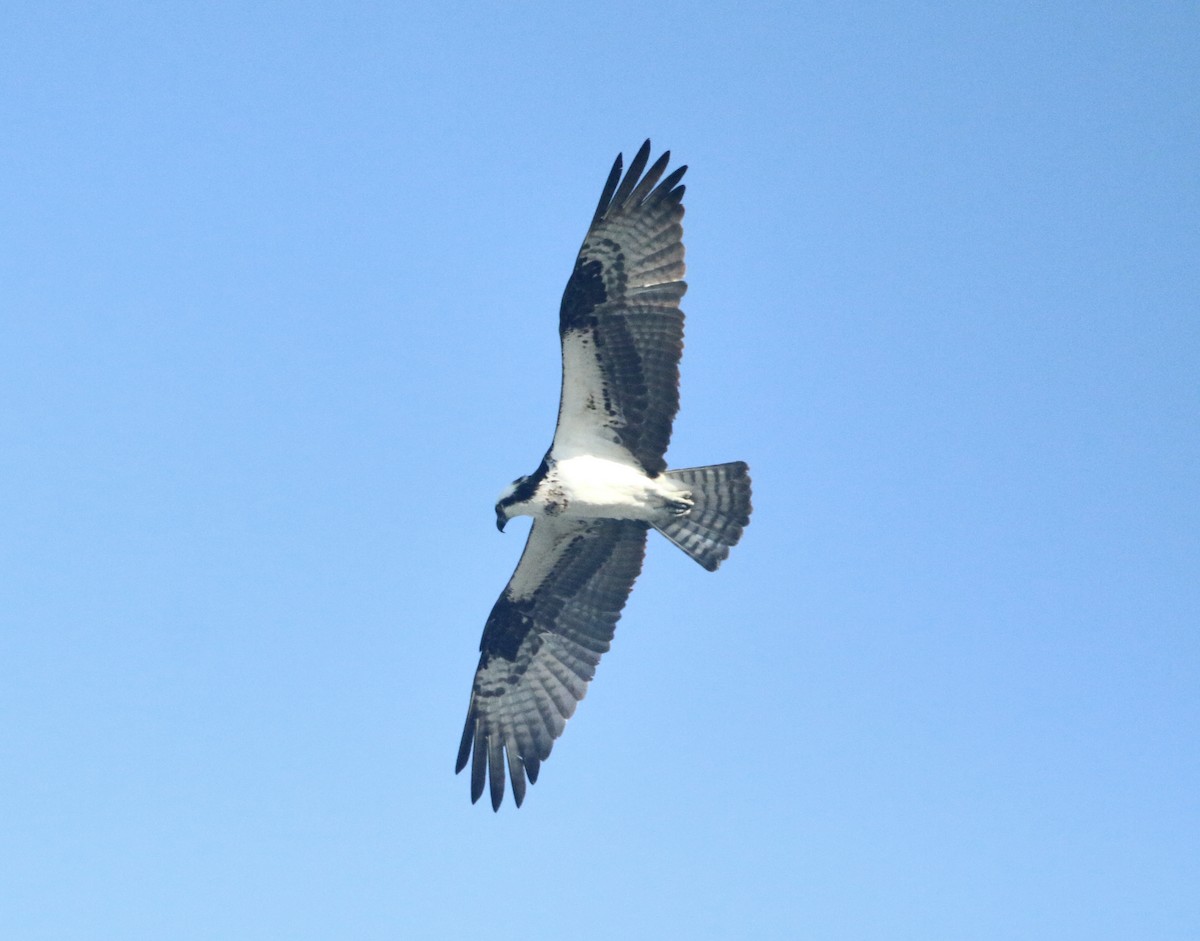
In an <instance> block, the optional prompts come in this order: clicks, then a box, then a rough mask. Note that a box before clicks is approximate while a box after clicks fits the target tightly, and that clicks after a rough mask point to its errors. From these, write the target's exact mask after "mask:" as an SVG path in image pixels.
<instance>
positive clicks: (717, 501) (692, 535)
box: [654, 461, 751, 572]
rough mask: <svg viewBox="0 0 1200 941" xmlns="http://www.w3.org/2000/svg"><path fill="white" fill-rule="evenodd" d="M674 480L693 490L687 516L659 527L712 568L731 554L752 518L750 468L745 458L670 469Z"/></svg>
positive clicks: (665, 534) (678, 544) (667, 474)
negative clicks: (730, 550)
mask: <svg viewBox="0 0 1200 941" xmlns="http://www.w3.org/2000/svg"><path fill="white" fill-rule="evenodd" d="M664 476H666V477H667V478H668V479H669V480H670V481H671V482H672V483H677V484H679V485H681V486H683V487H686V488H687V489H688V490H690V491H691V492H692V499H693V500H694V501H695V505H694V506H693V507H692V508H691V510H689V511H688V513H687V515H686V516H680V517H676V518H675V519H672V520H670V521H668V522H666V523H660V524H655V527H654V528H655V529H657V530H658V531H659V532H660V533H662V534H663V535H664V536H666V537H667V538H668V539H670V540H671V542H673V543H675V545H677V546H679V548H680V549H682V550H683V551H684V552H686V553H687V554H688V555H690V556H691V557H692V558H693V559H695V560H696V561H697V562H699V563H700V564H701V565H703V566H704V567H705V568H706V569H708V570H709V571H710V572H713V571H716V568H717V566H718V565H720V564H721V563H722V562H723V561H725V559H726V558H727V557H728V556H729V549H730V547H732V546H736V545H737V542H738V540H739V539H741V538H742V530H743V529H745V528H746V526H747V525H748V524H749V522H750V510H751V506H750V468H749V467H747V466H746V465H745V464H744V463H743V462H741V461H734V462H732V463H730V464H712V465H710V466H708V467H688V468H685V469H683V470H673V471H667V472H666V474H665V475H664Z"/></svg>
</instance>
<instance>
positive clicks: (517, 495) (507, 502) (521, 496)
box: [496, 477, 536, 532]
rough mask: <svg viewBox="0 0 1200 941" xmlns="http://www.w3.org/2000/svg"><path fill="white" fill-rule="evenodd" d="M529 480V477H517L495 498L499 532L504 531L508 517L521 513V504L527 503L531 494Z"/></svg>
mask: <svg viewBox="0 0 1200 941" xmlns="http://www.w3.org/2000/svg"><path fill="white" fill-rule="evenodd" d="M529 480H530V479H529V477H518V478H517V479H516V480H514V481H513V482H512V483H511V484H509V485H508V486H507V487H505V488H504V489H503V490H502V491H501V492H500V496H499V497H498V498H497V499H496V528H497V529H498V530H500V532H504V526H505V524H506V523H507V522H508V521H509V520H510V519H512V518H513V517H514V516H520V515H521V509H520V506H521V504H522V503H528V502H529V498H530V497H531V496H532V495H533V494H532V488H531V487H530V484H529ZM535 486H536V485H535Z"/></svg>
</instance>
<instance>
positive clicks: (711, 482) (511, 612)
mask: <svg viewBox="0 0 1200 941" xmlns="http://www.w3.org/2000/svg"><path fill="white" fill-rule="evenodd" d="M649 155H650V142H649V141H646V143H645V144H643V145H642V148H641V149H640V150H639V151H638V153H637V156H636V157H634V159H633V161H632V163H631V164H630V167H629V172H628V173H627V174H626V175H625V176H624V178H623V179H622V177H621V157H620V156H618V157H617V159H616V162H615V163H614V165H613V168H612V171H611V172H610V174H609V177H608V181H607V183H606V184H605V187H604V192H603V193H602V195H601V197H600V202H599V205H598V206H597V208H596V212H595V215H594V216H593V218H592V224H591V227H590V228H589V230H588V234H587V237H586V238H585V239H584V243H583V247H582V248H581V249H580V251H579V255H578V257H577V258H576V261H575V269H574V271H573V273H572V275H571V277H570V279H569V280H568V282H567V287H566V290H565V291H564V292H563V301H562V306H561V308H560V311H559V334H560V337H561V340H562V353H563V378H562V395H561V398H560V401H559V413H558V425H557V428H556V429H555V434H554V441H553V443H552V444H551V446H550V449H549V450H548V451H547V452H546V456H545V457H544V458H543V459H542V462H541V464H540V465H539V467H538V468H537V470H535V471H534V472H533V473H532V474H529V475H528V476H525V477H521V478H519V479H517V480H515V481H513V483H512V484H511V485H510V486H509V487H507V488H506V489H505V491H504V493H502V494H501V496H500V499H499V500H498V501H497V503H496V525H497V527H498V528H499V529H500V530H501V531H503V529H504V525H505V523H507V521H508V520H509V519H511V518H512V517H513V516H522V515H523V516H532V517H533V518H534V524H533V528H532V529H531V530H530V533H529V540H528V542H527V543H526V545H525V551H524V553H523V554H522V555H521V561H520V562H519V563H518V564H517V569H516V571H515V572H514V573H513V576H512V578H511V579H510V580H509V583H508V586H507V587H506V588H505V590H504V592H503V593H502V594H501V596H500V598H499V599H498V600H497V601H496V604H495V605H494V606H493V608H492V613H491V615H490V616H489V617H488V621H487V625H486V626H485V627H484V632H483V639H482V640H481V642H480V658H479V667H478V669H477V670H476V673H475V682H474V685H473V687H472V691H471V703H470V707H469V709H468V712H467V722H466V727H465V728H464V730H463V737H462V742H461V744H460V747H459V753H458V763H457V770H458V771H461V770H462V769H463V768H464V767H466V765H467V762H468V760H472V753H473V760H472V768H471V799H472V801H474V800H478V798H479V797H480V795H481V794H482V793H483V788H484V784H485V780H490V783H491V798H492V806H493V808H496V809H498V808H499V806H500V802H501V800H502V799H503V797H504V784H505V771H506V770H507V772H508V777H509V778H510V779H511V781H512V787H513V797H514V799H515V800H516V803H517V805H518V806H520V804H521V801H522V800H523V799H524V796H525V782H526V778H528V780H529V781H536V780H537V775H538V771H539V768H540V766H541V762H542V761H543V760H544V759H545V758H546V757H548V756H549V754H550V749H551V747H552V745H553V743H554V740H555V739H556V738H558V736H559V735H561V734H562V731H563V727H564V726H565V724H566V721H567V719H568V718H570V716H571V715H572V714H573V712H574V711H575V705H576V703H577V702H578V701H579V700H580V699H582V698H583V695H584V693H585V692H586V689H587V684H588V682H589V681H590V680H591V678H592V676H593V674H594V672H595V668H596V665H597V664H598V663H599V661H600V656H601V654H603V653H604V652H605V651H606V650H608V647H609V644H610V642H611V640H612V636H613V630H614V628H615V626H616V622H617V619H618V618H619V617H620V614H621V609H622V608H623V607H624V605H625V601H626V599H627V598H628V596H629V592H630V589H632V587H633V583H634V580H635V579H636V578H637V576H638V573H639V572H640V571H641V567H642V558H643V555H644V553H645V546H646V534H647V532H648V531H649V529H651V528H654V529H656V530H658V531H659V532H661V533H662V534H663V535H664V536H666V537H667V538H668V539H670V540H671V541H672V542H673V543H675V544H676V545H677V546H679V547H680V548H681V549H683V550H684V551H685V552H686V553H688V555H690V556H691V557H692V558H694V559H695V560H696V561H697V562H699V563H700V564H701V565H702V566H704V567H705V568H706V569H708V570H709V571H712V570H714V569H716V568H717V566H718V565H720V563H721V561H722V560H723V559H725V557H726V556H727V555H728V554H729V549H730V547H731V546H733V545H735V544H736V543H737V541H738V540H739V539H740V538H741V535H742V530H743V528H744V527H745V526H746V524H747V523H748V522H749V519H750V477H749V474H748V470H747V467H746V465H745V464H743V463H741V462H733V463H729V464H717V465H712V466H709V467H694V468H687V469H684V470H668V469H667V465H666V461H665V460H664V455H665V453H666V450H667V445H668V443H669V441H670V437H671V425H672V422H673V420H674V418H675V413H676V411H677V410H678V408H679V358H680V356H681V354H682V352H683V313H682V311H680V309H679V300H680V298H682V297H683V294H684V292H685V291H686V289H687V286H686V285H685V284H684V282H683V272H684V265H683V242H682V235H683V229H682V226H681V225H680V220H681V219H682V218H683V205H682V202H681V201H682V198H683V192H684V187H683V186H680V185H678V183H679V179H680V178H681V177H682V176H683V173H684V170H685V169H686V167H680V168H679V169H677V170H675V171H674V172H673V173H671V174H669V175H668V176H667V177H666V178H665V179H663V180H662V182H661V183H660V182H659V179H660V177H662V174H663V171H664V170H665V169H666V166H667V162H668V160H669V158H670V154H669V153H665V154H663V155H662V156H661V157H660V158H659V159H658V160H657V161H656V162H655V163H654V165H653V166H652V167H650V169H649V170H647V171H646V173H645V176H643V175H642V171H643V170H645V168H646V163H647V160H648V158H649ZM656 184H657V185H656Z"/></svg>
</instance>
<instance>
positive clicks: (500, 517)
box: [496, 510, 508, 532]
mask: <svg viewBox="0 0 1200 941" xmlns="http://www.w3.org/2000/svg"><path fill="white" fill-rule="evenodd" d="M507 522H508V517H507V516H505V515H504V511H503V510H497V511H496V528H497V529H498V530H500V532H504V524H505V523H507Z"/></svg>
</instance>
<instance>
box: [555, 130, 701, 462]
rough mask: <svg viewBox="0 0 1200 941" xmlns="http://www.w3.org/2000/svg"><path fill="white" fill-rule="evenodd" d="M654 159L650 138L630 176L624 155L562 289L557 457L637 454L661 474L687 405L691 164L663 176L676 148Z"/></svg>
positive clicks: (617, 161)
mask: <svg viewBox="0 0 1200 941" xmlns="http://www.w3.org/2000/svg"><path fill="white" fill-rule="evenodd" d="M649 156H650V142H649V141H646V143H645V144H643V145H642V147H641V149H640V150H639V151H638V152H637V155H636V156H635V157H634V158H633V161H632V162H631V163H630V165H629V170H628V172H627V173H626V174H625V175H624V177H623V178H622V176H621V157H620V156H618V157H617V159H616V162H615V163H614V164H613V168H612V172H611V173H610V174H609V176H608V182H607V183H606V184H605V187H604V192H603V193H602V195H601V197H600V202H599V205H598V206H597V207H596V213H595V215H594V216H593V218H592V224H591V227H590V228H589V229H588V233H587V237H586V238H585V239H584V240H583V247H582V248H581V249H580V250H579V256H578V258H577V259H576V260H575V270H574V271H573V272H572V274H571V278H570V280H569V281H568V282H567V287H566V290H565V291H564V292H563V299H562V306H561V308H560V310H559V333H560V335H561V337H562V344H563V383H562V399H561V402H560V405H559V415H558V430H557V432H556V433H555V437H554V444H553V446H552V448H551V454H552V456H554V457H555V458H562V457H566V456H570V455H572V454H579V453H586V454H597V455H601V456H611V457H614V458H616V459H625V460H628V457H629V456H631V457H632V458H633V459H634V460H635V461H636V462H637V463H638V464H640V465H641V466H642V468H643V469H644V470H645V471H646V472H647V473H649V474H651V475H657V474H660V473H662V472H663V471H664V470H665V469H666V461H664V460H663V455H664V454H665V453H666V450H667V445H668V444H669V443H670V440H671V423H672V422H673V421H674V419H675V413H676V412H677V411H678V410H679V359H680V356H681V355H682V354H683V312H682V311H681V310H680V309H679V301H680V299H681V298H682V297H683V295H684V292H685V291H686V290H687V285H686V284H685V283H684V281H683V274H684V263H683V226H682V225H681V222H682V219H683V205H682V202H681V200H682V199H683V193H684V187H683V186H682V185H681V184H680V183H679V180H680V179H681V178H682V177H683V174H684V171H685V170H686V169H687V167H679V168H678V169H676V170H674V171H673V172H672V173H670V174H669V175H668V176H667V177H666V178H663V179H662V180H661V182H659V180H660V178H661V177H662V175H663V171H665V170H666V167H667V163H668V161H669V160H670V156H671V155H670V152H669V151H668V152H666V153H664V154H663V155H662V156H661V157H659V158H658V160H656V161H655V162H654V165H653V166H652V167H650V169H649V170H646V163H647V161H648V159H649ZM643 170H646V172H645V175H644V176H643V175H642V171H643Z"/></svg>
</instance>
